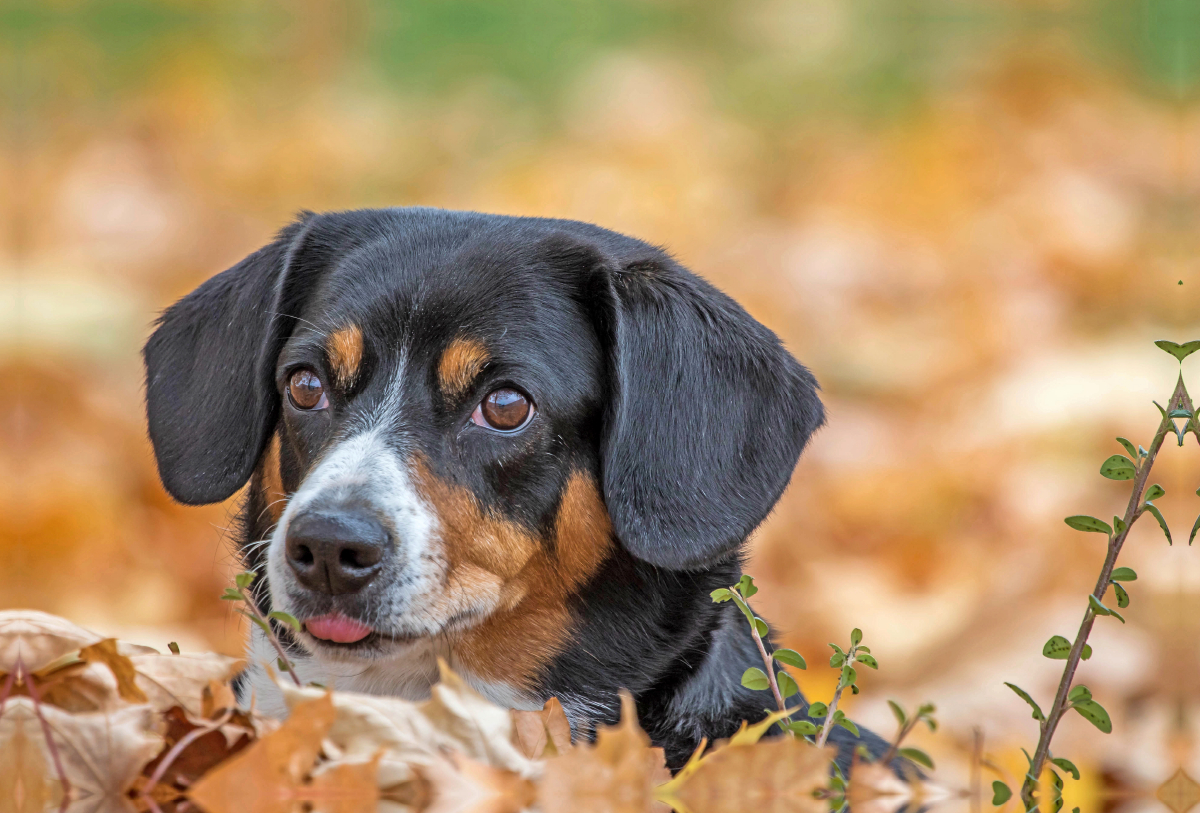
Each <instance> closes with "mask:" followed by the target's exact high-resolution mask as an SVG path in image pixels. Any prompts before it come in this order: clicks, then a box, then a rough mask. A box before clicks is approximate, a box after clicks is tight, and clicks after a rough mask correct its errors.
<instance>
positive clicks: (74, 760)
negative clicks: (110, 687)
mask: <svg viewBox="0 0 1200 813" xmlns="http://www.w3.org/2000/svg"><path fill="white" fill-rule="evenodd" d="M41 713H42V716H43V717H44V718H45V720H46V724H47V725H48V727H49V729H50V736H51V738H52V739H53V742H54V746H55V749H56V751H57V753H58V759H59V762H60V763H61V765H62V768H63V772H64V773H65V775H66V778H67V782H68V785H69V790H68V793H67V801H68V805H67V807H66V811H67V813H132V811H133V809H134V808H133V806H132V804H131V803H130V801H129V795H128V792H129V790H130V788H131V787H132V786H133V785H134V783H135V781H136V780H137V778H138V776H139V774H140V773H141V771H142V767H143V766H144V765H145V764H146V763H147V762H149V761H150V760H151V759H152V758H153V757H154V755H155V754H157V753H158V752H159V751H160V750H161V748H162V744H163V738H162V735H161V734H160V733H159V728H160V725H161V724H160V722H159V720H158V718H157V715H156V714H155V713H154V710H153V709H151V708H150V707H149V706H126V707H125V708H122V709H118V710H116V711H112V712H107V713H95V712H93V713H86V714H71V713H68V712H65V711H62V710H61V709H57V708H55V707H53V706H47V705H45V704H42V706H41ZM10 720H15V721H16V722H17V724H19V725H20V726H21V729H22V731H23V734H24V736H25V738H26V740H27V741H28V742H29V743H32V744H34V745H36V746H37V748H38V749H39V750H40V752H41V758H42V760H43V762H44V763H45V764H46V765H51V766H52V765H53V757H52V755H51V753H50V749H49V747H48V745H47V743H46V739H45V737H44V736H38V735H40V734H41V733H42V731H41V727H40V724H39V723H38V721H37V717H36V712H35V711H34V705H33V701H32V700H31V699H29V698H27V697H15V698H10V699H9V701H8V704H7V705H6V706H5V709H4V718H3V720H2V721H0V722H2V723H3V725H4V726H5V727H7V726H8V725H9V723H10ZM49 773H50V774H51V776H52V777H53V774H54V769H53V768H50V769H49ZM53 778H57V777H53Z"/></svg>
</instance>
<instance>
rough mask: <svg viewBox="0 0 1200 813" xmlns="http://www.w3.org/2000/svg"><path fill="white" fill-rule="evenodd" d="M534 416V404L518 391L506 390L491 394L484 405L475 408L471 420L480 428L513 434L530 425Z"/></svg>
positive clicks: (493, 391)
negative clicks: (516, 430) (515, 430)
mask: <svg viewBox="0 0 1200 813" xmlns="http://www.w3.org/2000/svg"><path fill="white" fill-rule="evenodd" d="M532 415H533V403H532V402H531V401H530V400H529V399H528V398H526V397H525V396H524V395H523V394H521V393H520V392H518V391H517V390H512V389H507V388H504V389H498V390H492V391H491V392H489V393H488V394H487V397H486V398H484V399H483V403H481V404H480V405H479V406H477V407H475V412H474V413H473V414H472V415H471V420H472V422H474V423H476V424H478V425H479V426H486V427H488V428H489V429H498V430H499V431H501V432H511V431H513V430H514V429H520V428H521V427H522V426H524V425H525V424H526V423H528V422H529V419H530V417H531V416H532Z"/></svg>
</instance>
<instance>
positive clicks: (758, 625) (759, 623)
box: [754, 616, 771, 638]
mask: <svg viewBox="0 0 1200 813" xmlns="http://www.w3.org/2000/svg"><path fill="white" fill-rule="evenodd" d="M754 629H755V631H757V632H758V636H759V637H760V638H766V637H767V636H768V635H770V634H771V629H770V627H768V626H767V622H766V621H763V620H762V619H761V618H759V617H758V616H755V617H754Z"/></svg>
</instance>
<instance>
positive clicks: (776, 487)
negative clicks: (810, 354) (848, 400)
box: [558, 244, 824, 569]
mask: <svg viewBox="0 0 1200 813" xmlns="http://www.w3.org/2000/svg"><path fill="white" fill-rule="evenodd" d="M558 253H559V256H560V257H564V256H570V255H573V264H574V265H575V267H576V269H577V270H578V269H580V268H581V267H582V268H584V269H585V270H584V278H585V279H586V280H587V281H588V282H587V287H588V290H586V291H585V294H584V296H583V299H584V301H585V303H586V306H587V307H588V308H589V310H591V311H592V315H593V319H594V322H595V324H596V325H597V329H598V332H599V333H600V338H601V342H602V343H603V344H605V345H606V348H607V356H608V370H609V379H610V380H609V387H610V395H609V397H610V399H611V400H610V403H609V406H608V409H607V413H606V416H605V420H604V423H605V425H604V431H603V437H602V441H601V466H602V469H603V471H602V480H603V489H604V500H605V503H606V505H607V506H608V511H609V514H610V515H611V517H612V521H613V528H614V530H615V532H616V534H617V537H618V538H619V539H620V540H621V541H622V543H623V544H624V545H625V547H626V549H627V550H629V552H630V553H632V554H633V555H635V556H637V557H638V558H640V559H643V560H645V561H647V562H650V563H651V564H654V565H658V566H660V567H666V568H672V569H686V568H691V567H697V566H703V565H704V564H705V563H708V562H712V561H714V560H716V559H719V558H721V557H724V556H728V555H730V554H731V553H734V552H735V551H737V550H738V548H739V546H740V544H741V543H742V541H743V540H745V538H746V537H747V536H748V535H749V534H750V532H751V531H753V530H754V529H755V528H756V527H757V526H758V525H759V524H760V523H761V522H762V521H763V520H764V519H765V518H766V516H767V514H769V513H770V511H771V509H772V508H773V507H774V505H775V503H776V501H777V500H778V499H779V497H780V495H781V494H782V493H783V490H784V488H785V487H786V486H787V484H788V481H789V480H790V479H791V476H792V469H793V468H794V467H795V465H796V461H797V459H798V458H799V457H800V452H801V451H802V450H803V448H804V445H805V443H806V442H807V441H808V438H809V437H810V436H811V435H812V433H813V432H814V431H815V430H816V429H817V427H819V426H820V425H821V423H822V422H823V421H824V409H823V408H822V406H821V401H820V399H819V398H818V397H817V382H816V380H815V379H814V378H813V376H812V374H811V373H810V372H809V371H808V370H807V369H805V368H804V367H803V366H801V365H800V363H799V362H797V361H796V360H795V359H794V358H793V357H792V356H791V354H789V353H788V352H787V351H786V350H785V349H784V348H783V346H782V345H781V344H780V342H779V339H778V338H777V337H776V336H775V334H774V333H772V332H771V331H770V330H768V329H767V328H766V327H764V326H763V325H762V324H760V323H759V322H757V321H756V320H755V319H754V318H752V317H751V316H750V315H749V314H748V313H746V311H744V310H743V309H742V308H741V306H739V305H738V304H737V303H736V302H734V301H733V300H732V299H730V298H729V297H728V296H726V295H725V294H723V293H721V292H720V291H718V290H717V289H716V288H714V287H713V286H711V285H709V284H708V283H707V282H705V281H704V280H702V279H700V278H699V277H697V276H695V275H693V274H692V273H690V272H689V271H687V270H686V269H684V268H682V267H681V266H679V265H678V264H677V263H675V262H674V261H673V260H671V259H670V258H669V257H667V256H666V255H665V254H663V253H662V252H658V251H655V250H653V249H649V248H647V249H646V250H645V251H644V256H642V257H636V256H635V258H633V259H628V258H626V259H624V260H623V261H620V262H618V261H614V260H611V259H607V258H606V257H605V256H604V255H603V254H602V252H601V251H600V250H599V249H598V248H590V249H589V248H585V247H581V246H579V245H578V244H576V246H575V248H574V249H573V250H572V251H567V250H566V249H565V247H560V249H559V251H558Z"/></svg>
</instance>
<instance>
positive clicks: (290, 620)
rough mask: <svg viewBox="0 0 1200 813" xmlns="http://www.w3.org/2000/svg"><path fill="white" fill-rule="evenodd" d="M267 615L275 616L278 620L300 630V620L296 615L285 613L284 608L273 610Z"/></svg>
mask: <svg viewBox="0 0 1200 813" xmlns="http://www.w3.org/2000/svg"><path fill="white" fill-rule="evenodd" d="M267 617H268V618H274V619H275V620H276V621H282V622H283V623H284V624H287V625H288V626H289V627H291V628H292V629H294V630H295V631H296V632H299V631H300V622H299V621H298V620H297V619H296V616H294V615H291V614H289V613H285V612H284V611H283V610H272V611H271V612H269V613H267Z"/></svg>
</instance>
